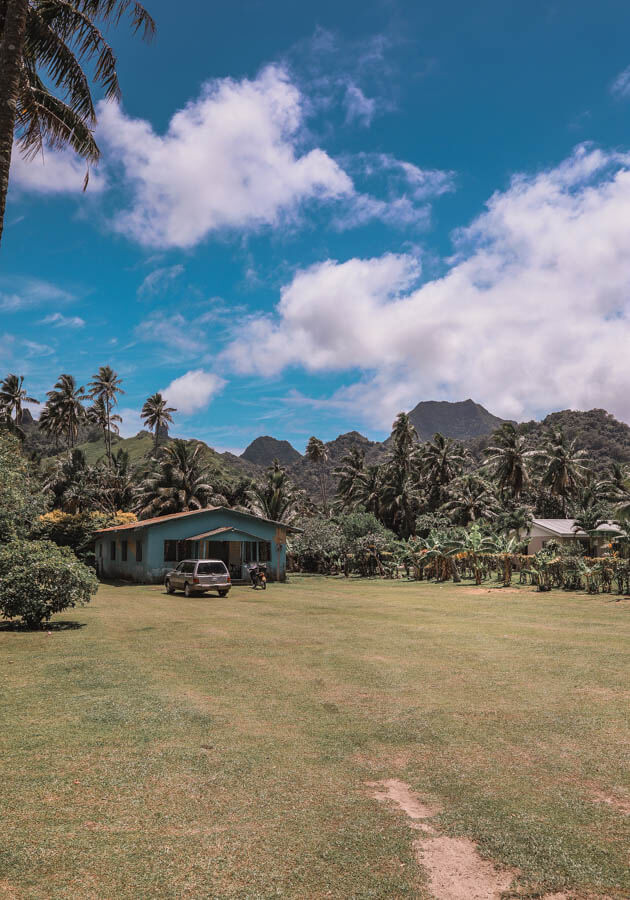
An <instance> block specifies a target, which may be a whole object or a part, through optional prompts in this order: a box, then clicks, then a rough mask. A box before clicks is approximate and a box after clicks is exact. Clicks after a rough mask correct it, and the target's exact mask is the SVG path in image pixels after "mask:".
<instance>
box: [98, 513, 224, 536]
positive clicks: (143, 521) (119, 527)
mask: <svg viewBox="0 0 630 900" xmlns="http://www.w3.org/2000/svg"><path fill="white" fill-rule="evenodd" d="M214 509H221V507H220V506H205V507H204V508H203V509H191V510H188V512H179V513H171V514H170V515H168V516H155V517H154V518H153V519H138V521H137V522H130V523H129V524H128V525H112V526H110V527H109V528H101V529H100V530H99V531H97V532H96V534H104V533H105V532H106V531H126V530H127V529H128V528H144V527H145V525H154V524H155V523H156V522H168V521H169V520H170V519H181V518H182V517H183V516H196V515H199V513H204V512H211V511H212V510H214Z"/></svg>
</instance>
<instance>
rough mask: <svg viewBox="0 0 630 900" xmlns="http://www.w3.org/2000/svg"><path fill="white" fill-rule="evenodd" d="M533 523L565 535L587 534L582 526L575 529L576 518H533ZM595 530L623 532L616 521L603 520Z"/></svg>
mask: <svg viewBox="0 0 630 900" xmlns="http://www.w3.org/2000/svg"><path fill="white" fill-rule="evenodd" d="M532 525H539V526H540V527H541V528H546V529H547V531H552V532H553V533H554V534H559V535H565V536H567V537H581V536H585V535H586V532H585V531H582V529H581V528H578V529H577V530H575V529H574V527H573V526H574V525H575V519H532ZM595 530H596V531H603V532H607V531H615V532H621V528H620V527H619V526H618V525H615V524H614V522H603V523H602V524H601V525H599V526H598V527H597V528H596V529H595Z"/></svg>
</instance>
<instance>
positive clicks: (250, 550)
mask: <svg viewBox="0 0 630 900" xmlns="http://www.w3.org/2000/svg"><path fill="white" fill-rule="evenodd" d="M244 548H245V562H246V563H248V562H256V560H257V558H258V552H257V551H258V542H257V541H245V542H244Z"/></svg>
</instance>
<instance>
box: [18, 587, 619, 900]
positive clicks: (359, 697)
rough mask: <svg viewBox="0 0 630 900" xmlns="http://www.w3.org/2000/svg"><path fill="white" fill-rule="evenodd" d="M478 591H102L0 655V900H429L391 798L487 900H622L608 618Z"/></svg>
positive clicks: (592, 606)
mask: <svg viewBox="0 0 630 900" xmlns="http://www.w3.org/2000/svg"><path fill="white" fill-rule="evenodd" d="M489 587H490V585H486V586H484V587H482V588H481V589H475V588H474V587H472V586H470V585H467V584H465V585H461V586H459V585H452V584H447V585H427V584H413V583H404V582H382V581H377V580H374V581H371V580H368V581H363V580H358V579H352V580H350V581H345V580H344V579H342V578H339V579H337V578H329V579H325V578H319V577H306V576H304V577H293V578H292V579H291V582H290V583H289V584H286V585H275V584H274V585H270V587H269V589H268V590H267V591H266V592H265V593H262V592H253V591H252V590H251V589H249V588H246V587H236V588H234V589H233V590H232V592H231V594H230V595H229V596H228V597H227V598H226V599H218V598H216V597H205V598H193V599H189V600H186V599H185V598H184V597H183V596H181V595H175V596H173V597H171V596H167V595H166V594H164V593H163V591H162V588H160V587H148V586H137V587H135V586H134V587H129V586H125V587H109V586H102V587H101V589H100V591H99V593H98V596H97V597H96V599H95V600H94V601H93V603H92V604H91V605H90V606H89V607H86V608H85V609H79V610H74V611H70V613H68V614H66V615H63V616H59V617H57V618H56V620H55V625H56V627H55V628H54V629H53V630H52V633H51V634H47V632H46V631H44V632H41V633H24V632H17V631H10V630H0V675H1V678H2V682H1V683H2V688H3V689H2V707H1V709H2V720H3V721H2V727H1V729H0V758H1V759H2V773H3V777H2V802H1V805H0V897H2V898H5V897H19V898H23V897H27V898H86V897H90V898H134V900H139V898H146V897H159V898H182V897H191V898H205V897H241V898H257V897H299V898H320V897H336V898H341V897H343V898H346V897H352V898H355V897H356V898H379V897H416V898H424V897H428V896H429V894H428V892H427V888H426V884H427V882H426V877H425V874H424V873H423V871H422V869H421V867H420V866H419V865H418V862H417V859H416V856H415V854H414V851H413V846H412V845H413V840H414V839H415V837H417V833H416V832H413V831H412V830H410V828H409V825H408V821H407V820H406V818H405V816H404V815H403V814H402V813H401V812H400V811H399V810H396V809H395V808H390V807H389V806H388V805H387V804H386V803H379V802H377V801H376V800H375V799H374V797H373V796H372V794H373V791H370V789H369V788H367V787H366V782H373V781H378V780H380V779H391V778H396V779H400V780H401V781H404V782H405V783H406V784H408V785H409V786H410V787H411V788H412V789H413V790H414V791H417V792H418V794H419V795H420V796H421V797H422V798H424V799H425V800H426V801H427V803H430V802H435V803H440V804H441V807H442V810H443V811H442V813H441V814H440V815H439V817H438V819H437V822H438V823H439V828H440V829H441V830H442V832H443V833H445V834H447V835H465V836H468V837H470V838H472V839H473V840H474V841H476V842H477V845H478V847H479V849H480V852H481V853H482V854H483V856H485V857H488V858H491V859H493V860H494V861H495V862H497V863H498V864H501V865H505V866H509V867H513V868H514V870H515V871H516V872H517V874H516V881H515V891H514V893H510V894H508V896H532V897H537V896H541V895H542V894H544V893H545V892H552V891H564V892H565V894H566V896H567V897H574V896H575V897H591V896H595V897H603V896H606V897H614V898H621V897H623V898H628V897H630V867H629V862H630V859H629V853H628V848H629V847H630V817H629V815H628V814H629V813H630V713H629V710H630V703H629V700H630V690H629V682H628V674H629V672H630V666H629V663H630V639H629V638H630V601H628V600H621V601H620V602H614V599H611V598H609V597H607V596H596V597H589V596H587V595H585V594H565V593H562V592H559V591H556V592H553V593H551V594H537V593H535V592H534V591H532V589H531V588H522V589H518V590H512V591H502V590H501V589H494V588H493V589H491V590H488V588H489ZM64 622H65V623H69V622H77V623H80V624H81V626H82V627H80V628H65V629H64V628H61V627H60V625H61V624H62V623H64ZM519 873H520V874H519Z"/></svg>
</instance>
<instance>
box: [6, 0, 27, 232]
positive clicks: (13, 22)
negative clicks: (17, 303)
mask: <svg viewBox="0 0 630 900" xmlns="http://www.w3.org/2000/svg"><path fill="white" fill-rule="evenodd" d="M27 12H28V0H7V6H6V18H5V21H4V31H3V34H2V40H1V41H0V241H1V240H2V231H3V227H4V211H5V207H6V203H7V191H8V189H9V170H10V168H11V152H12V150H13V135H14V132H15V110H16V100H17V95H18V87H19V83H20V72H21V67H22V53H23V49H24V36H25V34H26V15H27Z"/></svg>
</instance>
